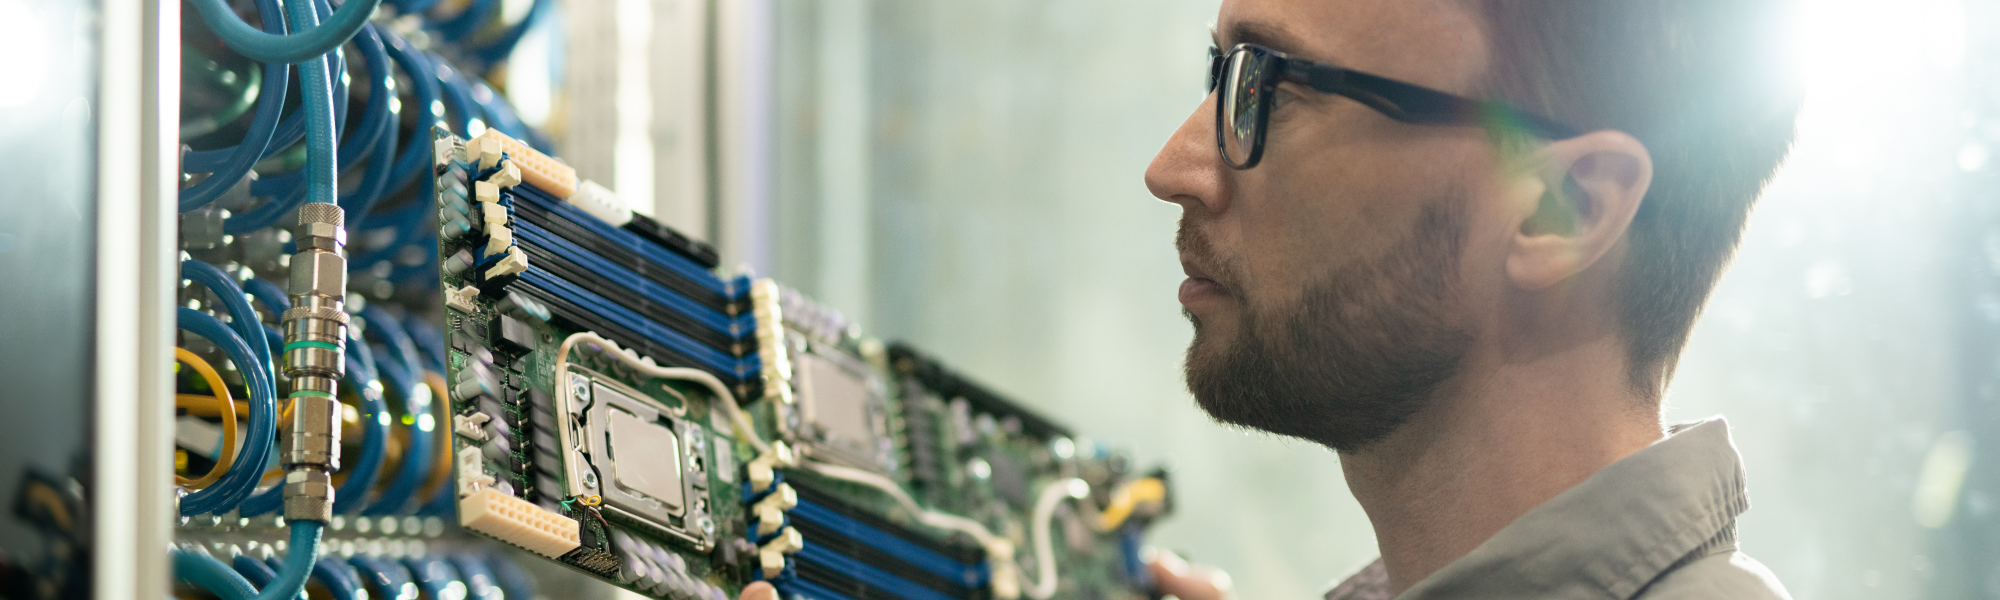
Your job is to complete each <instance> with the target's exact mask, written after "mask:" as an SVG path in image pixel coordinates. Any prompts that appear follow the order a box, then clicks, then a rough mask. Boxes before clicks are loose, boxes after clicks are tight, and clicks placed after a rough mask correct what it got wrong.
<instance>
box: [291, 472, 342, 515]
mask: <svg viewBox="0 0 2000 600" xmlns="http://www.w3.org/2000/svg"><path fill="white" fill-rule="evenodd" d="M284 494H285V518H286V519H289V520H293V521H319V522H321V523H325V522H327V521H331V520H333V476H332V475H330V474H328V472H327V471H325V470H322V469H317V468H311V467H306V468H299V469H293V470H292V471H291V472H290V473H286V474H285V491H284Z"/></svg>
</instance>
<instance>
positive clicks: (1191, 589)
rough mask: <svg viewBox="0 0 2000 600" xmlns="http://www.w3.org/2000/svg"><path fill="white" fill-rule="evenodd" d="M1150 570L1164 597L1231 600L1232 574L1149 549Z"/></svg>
mask: <svg viewBox="0 0 2000 600" xmlns="http://www.w3.org/2000/svg"><path fill="white" fill-rule="evenodd" d="M1146 554H1147V559H1146V562H1147V566H1148V567H1149V568H1150V569H1151V570H1152V572H1153V583H1154V585H1157V586H1158V587H1159V589H1160V593H1161V594H1166V595H1171V596H1174V597H1177V598H1180V600H1227V599H1228V598H1230V597H1231V596H1230V593H1229V592H1230V587H1231V586H1230V581H1229V574H1228V573H1224V572H1222V571H1218V570H1215V569H1213V568H1210V567H1204V566H1199V565H1191V564H1188V562H1187V561H1186V560H1182V559H1181V557H1179V556H1176V555H1174V553H1172V552H1168V551H1165V550H1158V549H1154V548H1148V549H1147V550H1146Z"/></svg>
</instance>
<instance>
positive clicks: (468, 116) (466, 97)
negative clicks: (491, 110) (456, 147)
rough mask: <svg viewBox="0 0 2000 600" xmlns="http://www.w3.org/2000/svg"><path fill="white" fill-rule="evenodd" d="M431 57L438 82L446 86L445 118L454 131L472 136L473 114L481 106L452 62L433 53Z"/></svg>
mask: <svg viewBox="0 0 2000 600" xmlns="http://www.w3.org/2000/svg"><path fill="white" fill-rule="evenodd" d="M430 59H431V64H432V65H433V66H434V67H435V70H436V71H437V78H438V82H439V83H440V84H442V86H441V87H443V88H444V105H445V108H446V109H447V110H446V111H445V120H446V121H447V122H448V123H449V124H450V125H451V131H452V133H456V134H458V135H460V136H462V137H472V121H473V119H475V117H474V116H473V114H474V112H475V111H477V110H478V109H479V106H478V105H477V104H475V103H473V101H472V94H471V92H469V91H467V90H466V89H465V79H464V78H463V77H460V76H459V75H458V69H453V68H451V63H449V62H446V61H445V59H444V57H441V56H437V55H435V54H433V55H430ZM453 117H456V118H453Z"/></svg>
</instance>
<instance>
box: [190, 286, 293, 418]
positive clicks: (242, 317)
mask: <svg viewBox="0 0 2000 600" xmlns="http://www.w3.org/2000/svg"><path fill="white" fill-rule="evenodd" d="M181 275H182V276H185V277H187V278H188V280H189V281H193V282H195V283H196V284H199V285H201V286H202V287H205V288H208V291H209V292H211V293H213V294H214V295H215V297H217V298H219V299H221V300H222V308H223V309H225V310H228V311H229V328H230V329H231V330H233V331H235V332H236V335H237V336H240V337H242V338H243V341H244V342H247V343H249V344H250V350H251V352H253V353H254V354H255V356H258V357H262V358H264V360H261V361H258V362H257V363H255V364H249V365H237V366H236V367H237V368H239V369H244V370H245V375H246V376H248V375H251V374H253V373H250V372H249V370H250V369H256V372H255V373H254V375H257V376H259V377H263V378H265V380H267V381H272V382H274V383H273V384H272V389H276V383H275V381H276V380H275V377H277V375H276V371H274V370H273V365H272V362H271V359H270V358H268V357H270V356H271V347H270V345H269V342H268V341H266V340H265V338H264V327H263V323H262V321H260V320H259V319H258V318H257V311H256V310H255V309H253V308H251V307H250V301H249V300H247V299H245V297H244V295H243V288H241V287H237V285H236V280H234V279H230V277H229V274H227V273H223V272H222V269H218V268H215V265H211V264H208V263H205V262H201V261H198V260H194V259H188V260H184V261H181ZM278 314H279V313H272V314H271V317H272V320H277V317H278Z"/></svg>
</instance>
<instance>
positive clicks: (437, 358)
mask: <svg viewBox="0 0 2000 600" xmlns="http://www.w3.org/2000/svg"><path fill="white" fill-rule="evenodd" d="M403 331H407V332H409V333H410V341H412V342H416V344H417V350H418V351H419V352H422V353H423V354H424V368H425V369H429V370H432V371H437V372H438V373H443V372H444V359H445V354H444V332H441V331H438V329H437V328H436V327H433V326H431V324H430V323H429V322H426V321H424V320H423V319H419V318H417V317H416V315H410V316H408V317H404V318H403Z"/></svg>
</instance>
